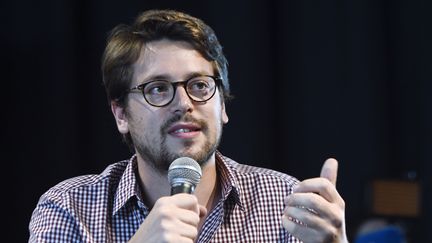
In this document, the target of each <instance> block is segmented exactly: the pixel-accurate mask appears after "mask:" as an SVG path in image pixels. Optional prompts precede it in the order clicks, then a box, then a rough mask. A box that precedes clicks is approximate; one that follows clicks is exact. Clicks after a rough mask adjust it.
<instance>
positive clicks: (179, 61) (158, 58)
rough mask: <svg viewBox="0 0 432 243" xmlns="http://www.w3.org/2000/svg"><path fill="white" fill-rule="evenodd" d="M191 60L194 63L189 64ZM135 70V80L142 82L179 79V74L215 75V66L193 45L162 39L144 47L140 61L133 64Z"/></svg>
mask: <svg viewBox="0 0 432 243" xmlns="http://www.w3.org/2000/svg"><path fill="white" fill-rule="evenodd" d="M189 60H193V61H191V62H189ZM133 70H134V75H133V76H134V80H135V81H136V82H142V81H144V80H146V79H148V78H149V77H153V76H158V77H160V76H163V77H166V78H167V79H169V78H177V79H178V78H179V77H178V76H177V74H178V73H184V75H188V73H189V72H193V73H203V74H206V75H213V72H214V65H213V63H211V62H209V61H207V60H206V59H205V58H204V57H203V56H202V55H201V54H200V53H199V52H198V51H197V50H196V49H195V48H193V47H192V45H191V44H189V43H187V42H185V41H172V40H167V39H162V40H158V41H151V42H149V43H147V44H145V45H143V47H142V48H141V52H140V56H139V58H138V60H137V61H136V62H135V63H134V64H133Z"/></svg>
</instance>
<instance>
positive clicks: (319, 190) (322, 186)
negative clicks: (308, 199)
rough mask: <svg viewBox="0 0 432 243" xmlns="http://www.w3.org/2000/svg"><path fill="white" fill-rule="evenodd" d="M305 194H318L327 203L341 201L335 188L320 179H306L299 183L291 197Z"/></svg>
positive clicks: (327, 181)
mask: <svg viewBox="0 0 432 243" xmlns="http://www.w3.org/2000/svg"><path fill="white" fill-rule="evenodd" d="M307 192H313V193H316V194H319V195H320V196H322V197H323V198H325V199H326V200H327V201H329V202H337V201H339V200H341V196H340V195H339V193H338V191H337V190H336V187H335V186H334V185H333V184H332V183H331V182H330V181H329V180H327V179H325V178H321V177H319V178H312V179H307V180H304V181H302V182H300V183H299V184H298V185H297V187H296V188H295V190H294V193H293V194H292V195H294V194H296V193H307Z"/></svg>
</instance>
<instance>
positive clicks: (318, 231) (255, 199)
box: [30, 10, 347, 242]
mask: <svg viewBox="0 0 432 243" xmlns="http://www.w3.org/2000/svg"><path fill="white" fill-rule="evenodd" d="M102 71H103V79H104V84H105V87H106V91H107V96H108V100H109V102H110V105H111V109H112V112H113V115H114V118H115V120H116V124H117V127H118V130H119V131H120V133H121V134H123V136H124V139H125V141H126V142H127V143H128V144H129V145H130V146H131V148H133V150H134V151H135V152H136V153H135V155H134V156H132V158H131V159H129V160H126V161H121V162H118V163H115V164H113V165H110V166H109V167H108V168H107V169H106V170H105V171H104V172H102V173H101V174H99V175H87V176H81V177H77V178H72V179H69V180H66V181H64V182H62V183H60V184H58V185H57V186H55V187H53V188H51V189H50V190H49V191H48V192H46V193H45V194H44V195H43V196H42V197H41V199H40V201H39V203H38V205H37V207H36V209H35V211H34V212H33V215H32V219H31V222H30V241H31V242H59V241H60V242H63V241H66V242H69V241H74V242H75V241H76V242H126V241H129V242H194V241H195V242H299V241H300V240H301V241H304V242H347V239H346V234H345V219H344V201H343V200H342V198H341V197H340V195H339V194H338V192H337V191H336V188H335V186H334V184H335V181H336V174H337V162H336V161H335V160H334V159H329V160H328V161H326V163H325V165H324V167H323V171H322V173H321V174H322V177H321V178H314V179H310V180H305V181H303V182H300V183H298V181H297V180H296V179H295V178H293V177H291V176H288V175H285V174H282V173H279V172H275V171H272V170H267V169H263V168H256V167H251V166H247V165H242V164H238V163H236V162H234V161H233V160H231V159H229V158H227V157H224V156H223V155H222V154H221V153H220V152H218V151H217V150H216V149H217V147H218V144H219V140H220V137H221V134H222V126H223V124H225V123H227V122H228V116H227V114H226V111H225V100H226V99H228V98H229V97H230V92H229V84H228V77H227V61H226V59H225V57H224V55H223V53H222V47H221V46H220V44H219V42H218V40H217V38H216V36H215V34H214V32H213V30H212V29H211V28H210V27H208V26H207V25H205V24H204V23H203V22H202V21H201V20H199V19H196V18H194V17H191V16H189V15H186V14H184V13H181V12H176V11H168V10H167V11H147V12H144V13H142V14H141V15H140V16H138V18H137V19H136V21H135V23H134V24H133V25H132V26H127V25H120V26H117V27H116V28H115V29H114V30H113V31H112V33H111V35H110V37H109V38H108V44H107V47H106V50H105V53H104V57H103V64H102ZM183 156H186V157H190V158H193V159H194V160H196V161H197V162H198V163H199V164H200V166H201V169H202V178H201V181H200V183H199V184H198V185H197V187H196V190H195V192H194V194H185V193H180V194H176V195H173V196H170V184H169V182H168V180H167V171H168V167H169V165H170V163H171V162H172V161H173V160H175V159H176V158H179V157H183Z"/></svg>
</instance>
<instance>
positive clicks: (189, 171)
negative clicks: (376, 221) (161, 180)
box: [168, 157, 202, 186]
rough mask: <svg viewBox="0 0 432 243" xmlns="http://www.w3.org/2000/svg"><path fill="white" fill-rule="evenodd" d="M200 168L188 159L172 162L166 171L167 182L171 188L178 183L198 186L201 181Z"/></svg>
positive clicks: (182, 158) (183, 158)
mask: <svg viewBox="0 0 432 243" xmlns="http://www.w3.org/2000/svg"><path fill="white" fill-rule="evenodd" d="M201 174H202V172H201V166H200V165H199V164H198V163H197V162H196V161H195V160H193V159H191V158H189V157H180V158H178V159H176V160H174V161H173V162H172V163H171V165H170V167H169V169H168V180H169V182H170V184H171V186H173V185H175V184H178V183H189V184H192V185H194V186H196V185H198V183H199V181H200V179H201Z"/></svg>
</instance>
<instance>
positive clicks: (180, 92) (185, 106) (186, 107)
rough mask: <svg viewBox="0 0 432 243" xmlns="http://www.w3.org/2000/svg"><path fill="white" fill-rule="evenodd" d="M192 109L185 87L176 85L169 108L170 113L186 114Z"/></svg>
mask: <svg viewBox="0 0 432 243" xmlns="http://www.w3.org/2000/svg"><path fill="white" fill-rule="evenodd" d="M192 108H193V104H192V100H191V99H190V98H189V96H188V94H187V92H186V89H185V87H184V86H182V85H178V86H177V87H176V92H175V96H174V100H173V102H172V106H171V109H172V112H181V113H186V112H190V111H192Z"/></svg>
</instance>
